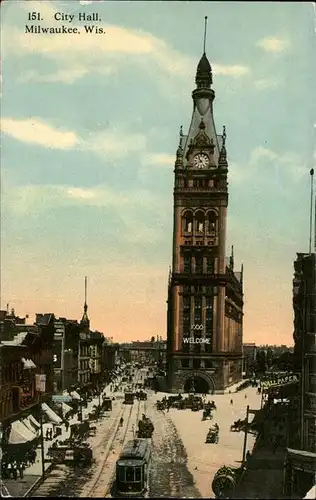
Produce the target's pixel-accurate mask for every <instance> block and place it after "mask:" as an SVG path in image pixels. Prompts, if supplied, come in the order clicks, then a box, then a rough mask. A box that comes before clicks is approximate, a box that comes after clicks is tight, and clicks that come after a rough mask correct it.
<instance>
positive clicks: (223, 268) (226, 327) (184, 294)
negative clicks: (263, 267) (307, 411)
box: [167, 53, 243, 392]
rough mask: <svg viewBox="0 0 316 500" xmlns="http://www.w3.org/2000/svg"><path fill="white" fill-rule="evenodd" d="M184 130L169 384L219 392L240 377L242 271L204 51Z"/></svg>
mask: <svg viewBox="0 0 316 500" xmlns="http://www.w3.org/2000/svg"><path fill="white" fill-rule="evenodd" d="M195 82H196V88H195V90H193V92H192V98H193V115H192V119H191V124H190V127H189V131H188V134H187V135H184V134H183V132H182V127H181V129H180V140H179V146H178V150H177V153H176V160H175V169H174V174H175V179H174V226H173V256H172V270H171V273H170V276H169V284H168V315H167V318H168V319H167V339H168V341H167V377H168V386H169V390H170V391H172V392H173V391H178V390H184V391H189V390H195V391H198V392H213V391H216V392H222V391H223V390H224V388H225V387H227V386H229V385H232V384H234V383H236V382H238V381H239V380H240V379H241V378H242V324H243V270H242V269H241V271H240V272H235V269H234V255H233V249H232V252H231V256H230V258H228V259H227V258H226V257H225V247H226V222H227V206H228V183H227V173H228V162H227V153H226V132H225V127H224V128H223V132H222V134H221V135H218V134H217V133H216V128H215V123H214V117H213V101H214V98H215V92H214V90H213V89H212V88H211V86H212V82H213V80H212V68H211V65H210V63H209V61H208V59H207V56H206V54H205V53H204V54H203V56H202V58H201V59H200V62H199V64H198V66H197V72H196V78H195Z"/></svg>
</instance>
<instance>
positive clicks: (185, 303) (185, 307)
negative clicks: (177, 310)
mask: <svg viewBox="0 0 316 500" xmlns="http://www.w3.org/2000/svg"><path fill="white" fill-rule="evenodd" d="M190 305H191V297H183V311H190Z"/></svg>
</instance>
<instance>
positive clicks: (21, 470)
mask: <svg viewBox="0 0 316 500" xmlns="http://www.w3.org/2000/svg"><path fill="white" fill-rule="evenodd" d="M18 468H19V476H20V479H23V471H24V467H23V465H22V464H19V467H18Z"/></svg>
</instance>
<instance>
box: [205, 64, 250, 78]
mask: <svg viewBox="0 0 316 500" xmlns="http://www.w3.org/2000/svg"><path fill="white" fill-rule="evenodd" d="M212 69H213V70H214V74H215V75H222V76H232V77H235V78H239V77H241V76H245V75H248V74H249V73H250V68H248V67H247V66H238V65H231V66H229V65H222V64H212Z"/></svg>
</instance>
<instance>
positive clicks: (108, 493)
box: [101, 400, 146, 498]
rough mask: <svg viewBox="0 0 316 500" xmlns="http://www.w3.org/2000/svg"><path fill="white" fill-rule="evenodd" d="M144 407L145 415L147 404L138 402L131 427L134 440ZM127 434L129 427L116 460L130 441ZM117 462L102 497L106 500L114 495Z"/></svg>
mask: <svg viewBox="0 0 316 500" xmlns="http://www.w3.org/2000/svg"><path fill="white" fill-rule="evenodd" d="M133 406H134V405H133ZM142 406H143V410H144V411H143V413H145V411H146V402H145V401H142V400H138V401H137V410H136V415H135V422H133V423H132V426H131V429H130V430H131V431H133V438H134V437H136V435H137V424H138V421H139V417H140V412H141V407H142ZM130 417H132V413H131V415H130ZM130 422H132V418H130ZM127 433H128V426H127V428H126V432H125V433H124V437H123V439H122V441H121V442H120V450H119V454H118V456H116V460H117V459H118V457H119V455H120V453H121V451H122V449H123V448H124V445H125V444H126V442H127V441H128V440H129V439H128V438H127ZM116 460H115V463H114V468H113V471H112V474H111V478H110V480H109V481H108V484H107V488H106V490H105V491H104V490H103V494H102V495H101V496H102V497H105V498H111V497H112V494H111V493H112V489H113V485H114V481H115V475H116V468H115V464H116Z"/></svg>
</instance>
